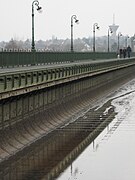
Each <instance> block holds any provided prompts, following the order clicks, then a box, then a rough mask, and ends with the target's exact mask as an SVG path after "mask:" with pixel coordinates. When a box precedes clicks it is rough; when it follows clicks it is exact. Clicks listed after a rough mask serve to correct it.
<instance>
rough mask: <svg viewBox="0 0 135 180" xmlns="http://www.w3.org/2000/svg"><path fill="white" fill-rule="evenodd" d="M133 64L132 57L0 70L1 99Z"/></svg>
mask: <svg viewBox="0 0 135 180" xmlns="http://www.w3.org/2000/svg"><path fill="white" fill-rule="evenodd" d="M131 65H135V58H130V59H120V60H118V59H111V60H97V61H91V62H89V61H85V62H76V63H70V64H66V63H65V64H55V65H54V64H53V65H46V66H33V67H32V66H31V67H19V68H14V69H13V68H10V69H2V70H1V72H0V99H3V98H7V97H10V96H15V95H20V94H25V93H28V92H31V91H35V90H39V89H43V88H46V87H51V86H55V85H58V84H62V83H67V82H70V81H74V80H78V79H81V78H85V77H90V76H94V75H98V74H101V73H105V72H108V71H114V70H117V69H119V68H124V67H127V66H131Z"/></svg>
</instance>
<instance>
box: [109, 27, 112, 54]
mask: <svg viewBox="0 0 135 180" xmlns="http://www.w3.org/2000/svg"><path fill="white" fill-rule="evenodd" d="M110 33H113V31H112V30H111V29H110V28H109V29H108V52H110Z"/></svg>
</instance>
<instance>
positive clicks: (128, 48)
mask: <svg viewBox="0 0 135 180" xmlns="http://www.w3.org/2000/svg"><path fill="white" fill-rule="evenodd" d="M131 51H132V50H131V47H130V46H128V47H127V55H128V58H130V55H131Z"/></svg>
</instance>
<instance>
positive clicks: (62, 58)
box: [0, 51, 117, 67]
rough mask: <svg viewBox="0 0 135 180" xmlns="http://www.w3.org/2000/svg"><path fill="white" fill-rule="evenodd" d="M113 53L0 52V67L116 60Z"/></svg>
mask: <svg viewBox="0 0 135 180" xmlns="http://www.w3.org/2000/svg"><path fill="white" fill-rule="evenodd" d="M116 56H117V55H116V53H115V52H109V53H108V52H95V53H94V52H27V51H26V52H23V51H11V52H9V51H1V52H0V67H16V66H30V65H39V64H51V63H63V62H74V61H85V60H95V59H112V58H116Z"/></svg>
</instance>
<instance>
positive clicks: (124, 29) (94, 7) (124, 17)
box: [0, 0, 135, 41]
mask: <svg viewBox="0 0 135 180" xmlns="http://www.w3.org/2000/svg"><path fill="white" fill-rule="evenodd" d="M32 2H33V1H32V0H0V41H8V40H10V39H11V38H14V39H17V40H26V39H27V38H28V39H31V29H32V27H31V19H32V18H31V9H32ZM39 2H40V5H41V6H42V8H43V12H42V13H41V14H40V13H38V12H37V11H36V7H35V11H34V12H35V40H39V39H42V40H47V39H50V38H52V35H54V36H55V37H57V38H58V39H59V38H64V39H65V38H70V24H71V16H72V15H74V14H75V15H77V17H78V19H79V21H80V23H79V24H78V25H77V24H75V23H74V38H78V37H80V38H82V37H89V36H92V29H93V24H94V23H98V24H99V26H100V30H99V31H96V36H102V35H107V31H108V25H111V24H112V23H113V14H115V24H118V25H119V29H118V31H117V32H121V33H122V34H123V35H129V36H132V35H133V34H134V33H135V24H134V20H135V6H134V5H135V1H134V0H128V1H124V0H39Z"/></svg>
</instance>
